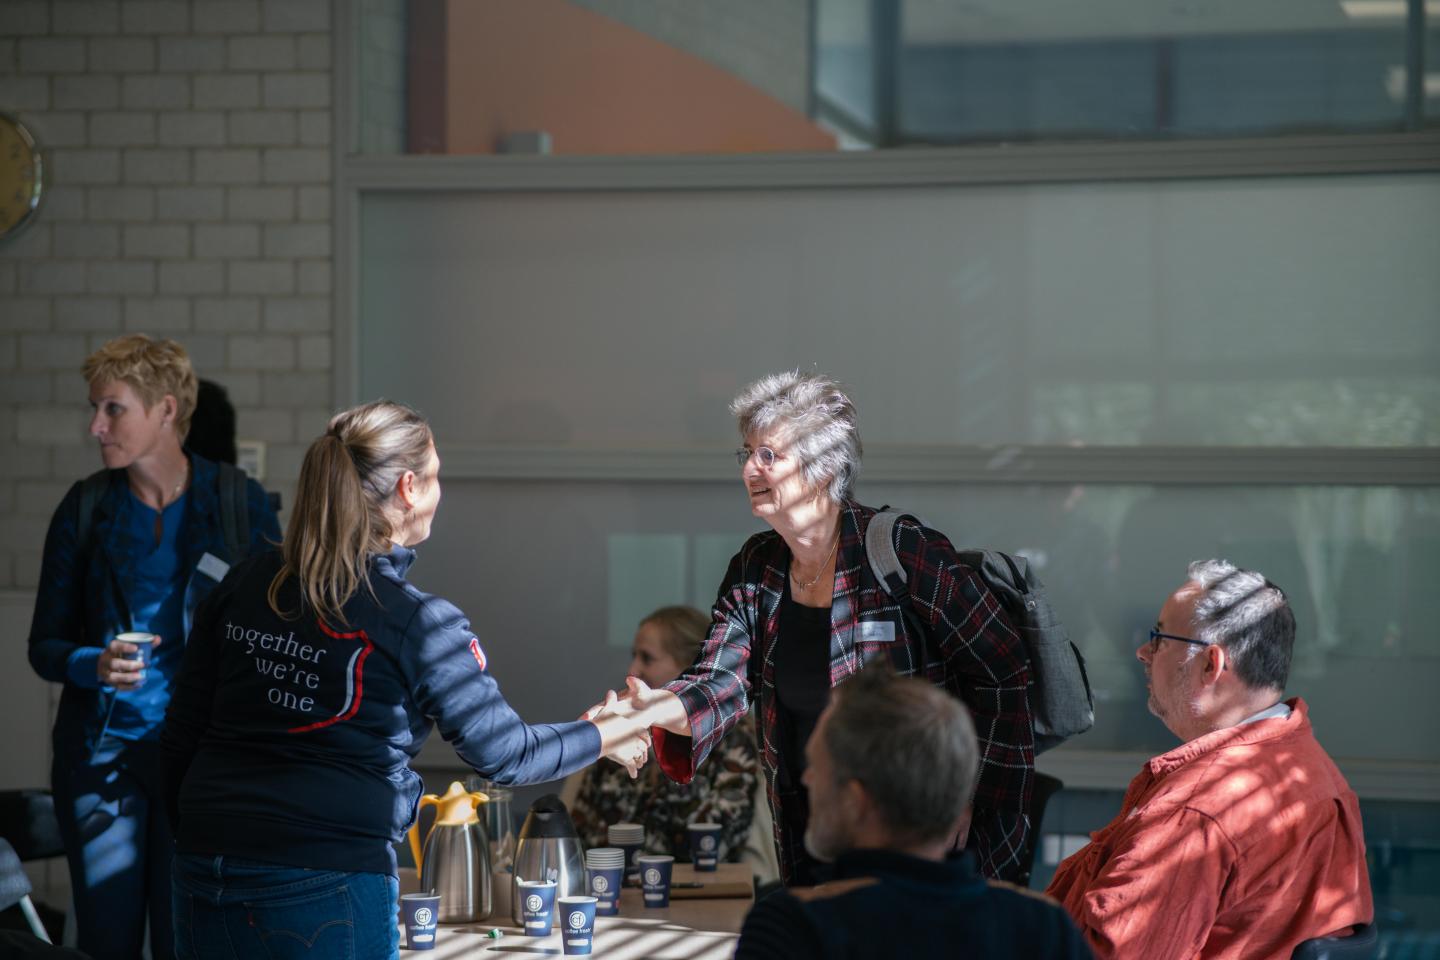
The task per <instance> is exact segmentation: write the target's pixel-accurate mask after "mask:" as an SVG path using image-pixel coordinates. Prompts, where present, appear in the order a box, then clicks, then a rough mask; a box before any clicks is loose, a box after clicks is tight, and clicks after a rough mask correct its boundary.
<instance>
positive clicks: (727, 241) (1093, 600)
mask: <svg viewBox="0 0 1440 960" xmlns="http://www.w3.org/2000/svg"><path fill="white" fill-rule="evenodd" d="M360 216H361V229H360V235H359V240H360V259H359V262H358V271H357V278H358V284H359V289H358V291H357V294H358V296H357V297H356V300H355V302H356V303H357V304H358V310H359V323H358V325H357V330H356V335H357V340H358V344H357V345H358V359H359V369H358V376H357V380H358V384H359V390H360V393H361V395H362V396H364V397H367V398H369V397H375V396H388V397H392V398H396V399H401V400H405V401H408V402H410V403H413V404H415V405H417V406H419V407H420V408H422V409H423V410H425V411H426V412H427V413H428V414H429V415H430V416H431V418H432V421H433V423H434V425H435V428H436V433H437V436H438V438H439V443H440V454H441V457H442V459H446V458H447V455H449V456H448V463H449V464H450V466H449V467H448V468H447V470H446V471H445V472H444V474H443V475H444V476H445V499H444V501H443V504H442V506H441V514H440V519H439V521H438V523H437V525H436V532H435V537H434V541H433V543H431V544H428V545H427V546H426V547H425V548H424V549H422V551H421V552H422V557H421V561H420V563H419V564H418V565H417V567H416V568H415V578H416V581H417V582H418V583H419V584H420V585H421V586H423V587H425V588H427V589H431V590H434V591H436V592H438V593H441V594H442V595H445V596H448V597H451V598H453V599H455V600H456V601H457V602H459V603H460V604H461V606H462V607H463V608H464V609H465V610H466V611H467V612H468V613H469V614H470V615H471V616H472V617H473V618H474V620H475V626H476V629H477V632H478V635H479V636H480V638H481V641H482V643H483V644H484V645H485V646H486V648H487V651H488V652H489V654H490V661H491V663H492V664H493V666H494V669H495V672H496V675H497V676H498V677H499V678H500V681H501V684H502V686H503V687H504V688H505V690H506V692H507V694H508V695H509V696H510V697H511V699H512V701H513V702H514V703H515V704H516V705H517V706H518V707H519V708H520V709H521V712H522V713H523V714H524V715H525V716H526V717H527V718H529V719H535V720H542V719H543V720H552V719H563V718H567V717H573V716H575V715H576V714H577V713H578V712H579V711H580V710H581V709H583V708H584V707H586V706H588V705H590V704H591V703H593V702H594V701H595V699H596V698H597V697H598V696H599V695H600V694H601V693H602V692H603V689H604V687H605V686H607V685H610V684H614V683H618V682H619V681H620V679H621V676H622V674H623V671H624V669H625V666H626V663H627V662H628V644H629V639H630V632H631V630H632V629H633V626H634V623H635V621H636V620H637V619H638V618H639V617H640V616H641V615H642V614H643V613H645V612H646V611H648V610H649V609H651V608H653V607H656V606H659V605H662V604H667V603H675V602H691V603H697V604H700V605H702V606H708V604H709V603H710V601H711V599H712V598H713V596H714V591H715V588H716V586H717V584H718V579H719V577H720V574H721V572H723V569H724V564H725V561H726V560H727V559H728V557H729V556H730V554H731V553H733V552H734V550H735V549H736V548H738V546H739V544H740V543H741V542H742V541H743V539H744V537H745V536H746V535H748V534H749V533H750V532H752V531H754V530H755V529H757V527H756V521H755V520H754V519H753V518H751V517H750V516H749V513H748V511H747V510H746V507H745V504H744V502H743V499H742V496H741V493H740V490H739V489H738V484H736V485H732V484H729V483H720V482H715V481H713V480H711V479H708V478H713V477H723V476H727V475H728V474H729V471H730V469H731V467H730V466H729V463H730V461H728V460H726V457H727V455H728V452H729V450H730V449H731V448H733V447H734V446H735V444H736V438H735V436H734V428H733V425H732V423H731V421H730V418H729V416H728V414H727V413H726V405H727V403H728V401H729V399H730V397H731V396H732V395H733V394H734V392H735V390H736V389H737V388H738V386H740V385H741V384H743V383H744V382H746V381H748V380H750V379H752V378H754V377H755V376H757V375H759V374H761V373H765V372H771V371H774V370H778V369H783V368H786V367H796V366H798V367H803V368H806V369H809V368H811V367H812V366H813V367H818V368H819V369H821V370H825V371H828V372H831V373H834V374H835V375H837V376H839V377H840V378H841V379H843V380H844V381H846V382H847V383H848V384H849V385H850V386H851V387H852V390H853V393H854V396H855V399H856V401H857V403H858V405H859V408H860V415H861V431H862V434H863V436H864V438H865V440H866V442H867V443H869V444H870V445H871V447H872V449H873V450H875V451H877V454H876V456H875V458H874V466H875V467H876V469H875V472H874V474H873V477H874V478H875V479H871V480H865V481H862V488H861V494H862V496H863V497H864V498H865V499H867V500H868V501H870V502H875V503H878V502H885V501H888V502H890V503H894V504H897V505H901V506H903V507H905V508H907V509H910V510H912V511H914V512H917V513H919V514H920V515H922V516H924V517H926V518H927V519H929V520H931V521H932V522H933V523H935V525H937V526H938V527H940V528H941V529H943V530H945V531H946V532H948V533H950V534H951V535H952V536H954V537H955V538H956V540H957V541H961V542H964V543H968V544H972V545H973V544H984V545H991V546H999V547H1002V548H1008V549H1011V550H1018V551H1024V552H1025V553H1026V554H1027V555H1029V556H1031V557H1032V558H1033V559H1034V560H1035V562H1036V564H1037V566H1038V567H1039V568H1040V570H1041V572H1042V576H1043V577H1044V579H1045V580H1046V581H1047V582H1048V583H1049V584H1050V585H1051V588H1052V590H1053V592H1054V594H1055V598H1056V602H1057V604H1058V606H1059V608H1060V610H1061V612H1062V614H1063V615H1064V617H1065V620H1066V622H1067V623H1068V624H1069V625H1070V626H1071V628H1072V632H1073V633H1074V635H1075V637H1076V639H1077V641H1078V642H1080V644H1081V645H1082V647H1083V648H1084V650H1085V652H1086V654H1087V656H1088V657H1089V658H1090V663H1091V670H1092V676H1093V678H1094V680H1095V686H1096V693H1097V698H1098V700H1099V720H1098V722H1097V726H1096V729H1095V730H1094V731H1093V732H1092V733H1090V734H1089V735H1087V737H1086V738H1084V740H1083V744H1084V746H1086V747H1089V748H1094V749H1105V750H1157V749H1161V748H1164V747H1166V746H1168V745H1169V744H1170V743H1171V742H1172V741H1171V739H1170V737H1169V735H1168V734H1167V733H1166V732H1165V731H1164V729H1163V728H1162V727H1161V726H1160V725H1159V724H1158V722H1156V721H1154V720H1153V719H1151V718H1149V717H1148V715H1147V714H1146V712H1145V708H1144V699H1145V698H1144V694H1143V683H1142V682H1141V675H1140V671H1139V667H1138V665H1137V664H1136V663H1135V661H1134V658H1133V650H1134V646H1135V644H1136V642H1137V638H1138V637H1139V636H1140V633H1141V631H1143V630H1144V629H1145V628H1146V627H1147V626H1148V625H1149V624H1150V623H1151V622H1153V620H1154V617H1155V613H1156V611H1157V610H1158V608H1159V605H1160V603H1161V602H1162V600H1163V599H1164V597H1165V595H1166V594H1167V593H1168V592H1169V591H1170V590H1171V589H1173V588H1174V587H1175V586H1176V585H1178V582H1179V581H1180V579H1181V578H1182V577H1183V572H1184V567H1185V564H1186V562H1187V561H1189V560H1192V559H1196V558H1201V557H1206V556H1211V555H1217V554H1218V555H1224V556H1228V557H1229V558H1230V559H1232V560H1234V561H1236V562H1238V563H1240V564H1242V565H1246V566H1252V567H1255V568H1258V569H1260V570H1262V571H1263V572H1265V573H1266V574H1268V575H1270V576H1271V577H1272V578H1273V579H1274V580H1275V581H1276V582H1278V583H1280V584H1281V585H1282V586H1284V587H1285V588H1286V589H1287V590H1288V591H1289V592H1290V593H1291V594H1292V596H1293V597H1294V599H1295V603H1296V606H1297V614H1298V618H1299V621H1300V630H1301V640H1300V644H1299V648H1298V651H1297V655H1296V664H1295V670H1294V675H1293V682H1292V685H1291V686H1292V690H1294V691H1295V692H1298V693H1300V694H1302V695H1304V696H1306V697H1307V698H1308V699H1310V700H1311V702H1312V703H1314V704H1315V706H1316V723H1317V727H1318V728H1319V729H1320V732H1321V735H1322V739H1324V741H1325V742H1326V744H1327V746H1328V747H1330V749H1331V750H1332V751H1333V752H1334V753H1335V754H1337V755H1339V756H1345V757H1366V758H1371V759H1378V760H1402V761H1418V762H1422V763H1432V764H1433V763H1437V762H1440V743H1437V741H1436V740H1435V738H1434V737H1433V736H1432V735H1431V731H1433V730H1436V729H1440V701H1437V699H1436V698H1435V697H1434V696H1432V695H1431V691H1432V690H1433V689H1434V688H1435V686H1436V685H1437V683H1440V640H1437V639H1435V634H1434V631H1433V624H1435V623H1436V622H1440V616H1437V615H1440V592H1437V591H1435V590H1434V589H1433V587H1432V586H1431V585H1433V584H1434V583H1436V582H1440V533H1437V529H1440V491H1437V489H1436V488H1435V487H1434V486H1398V487H1391V486H1372V487H1346V486H1296V485H1292V486H1286V485H1283V484H1281V485H1266V486H1261V485H1253V486H1246V485H1245V483H1246V482H1251V481H1253V482H1255V483H1256V484H1258V483H1259V481H1260V479H1261V478H1259V477H1251V478H1249V480H1247V479H1246V478H1245V477H1235V476H1229V475H1226V474H1224V473H1222V472H1220V471H1221V469H1222V467H1220V466H1212V468H1211V470H1210V472H1209V473H1208V474H1207V475H1206V476H1205V477H1204V478H1203V481H1204V482H1197V483H1195V484H1193V485H1188V484H1187V485H1179V486H1157V487H1149V486H1140V485H1135V483H1134V481H1133V479H1132V478H1130V477H1128V476H1127V475H1126V474H1125V473H1124V472H1123V471H1118V472H1115V473H1114V474H1113V475H1110V476H1108V477H1107V478H1106V479H1107V480H1109V481H1111V482H1108V483H1101V484H1090V485H1088V486H1082V485H1077V484H1071V483H1064V482H1053V483H1051V484H1049V485H1033V486H1031V485H1020V484H1011V485H1001V484H995V483H989V484H981V485H975V486H967V487H962V486H960V485H957V484H955V483H951V482H948V481H947V480H946V478H945V477H944V476H936V475H934V474H933V473H932V474H931V475H929V476H926V477H920V476H911V475H908V474H907V473H906V472H905V471H904V470H900V471H896V470H894V469H885V470H882V469H880V465H881V461H882V459H883V457H882V455H881V454H880V453H879V451H881V450H883V449H884V448H887V447H896V446H903V445H907V444H908V445H916V446H918V445H933V447H934V448H936V449H938V450H940V451H946V450H956V449H961V448H966V447H969V446H970V445H978V444H1039V445H1052V446H1053V447H1061V446H1069V445H1118V446H1122V447H1123V446H1128V447H1132V448H1133V449H1134V462H1135V463H1136V464H1141V463H1144V462H1146V461H1145V458H1146V457H1147V453H1148V451H1147V448H1149V447H1154V446H1164V447H1168V448H1174V447H1186V446H1190V447H1208V446H1210V445H1219V446H1244V447H1255V448H1266V447H1272V448H1273V447H1292V446H1294V447H1305V448H1308V452H1307V453H1305V454H1304V456H1305V457H1308V458H1309V459H1308V460H1307V461H1306V462H1312V463H1313V462H1317V458H1318V459H1323V457H1324V454H1323V451H1321V452H1319V453H1317V452H1316V451H1315V448H1322V447H1326V446H1336V447H1366V446H1385V447H1392V448H1397V449H1400V450H1402V451H1403V450H1404V449H1405V448H1416V447H1434V446H1436V445H1440V323H1437V318H1440V270H1437V269H1436V263H1435V251H1436V250H1437V249H1440V177H1437V176H1422V175H1389V176H1351V177H1323V178H1322V177H1314V178H1297V179H1293V180H1287V179H1278V178H1272V179H1263V180H1225V181H1219V180H1216V181H1190V182H1186V181H1166V182H1134V183H1115V184H1089V185H1085V184H1069V185H1036V186H1003V187H965V188H960V187H954V188H930V187H923V188H913V189H869V190H858V189H851V190H810V191H795V190H791V191H749V190H744V191H742V190H737V191H729V192H719V191H715V192H705V191H691V192H687V191H670V192H664V193H658V192H656V193H641V192H635V193H627V192H617V193H563V194H547V195H539V194H513V193H503V192H491V193H486V192H471V193H432V192H414V193H409V192H393V193H362V194H361V195H360ZM696 451H703V452H704V453H703V457H709V456H711V455H712V454H713V456H714V458H715V462H716V464H717V465H718V466H717V468H716V470H715V471H714V472H707V470H698V471H696V470H689V471H688V472H687V470H677V471H675V472H673V473H667V472H666V466H667V464H670V463H671V462H672V460H673V461H674V462H676V463H682V462H684V463H693V462H695V461H694V460H693V459H692V460H687V459H686V458H687V457H691V458H693V457H697V456H702V454H697V453H696ZM477 454H478V455H477ZM547 457H549V458H550V459H548V460H547V459H546V458H547ZM512 460H513V461H514V462H517V463H520V464H522V465H523V466H524V468H525V472H524V475H525V476H528V477H531V478H535V477H538V478H541V479H529V480H513V481H512V480H503V479H496V478H497V477H498V476H499V475H500V474H501V473H503V470H502V469H497V465H498V466H499V467H500V468H503V466H504V465H505V464H507V463H509V462H511V461H512ZM910 462H912V463H914V462H918V461H913V460H912V461H910ZM477 463H483V464H485V465H486V466H485V467H484V468H483V469H482V468H476V467H475V464H477ZM546 463H549V464H552V465H553V464H557V463H559V464H564V465H565V466H563V467H554V466H551V467H548V468H547V467H545V466H544V464H546ZM591 463H597V464H603V465H604V467H605V469H603V470H597V471H594V473H595V475H596V476H600V477H605V479H594V480H583V479H580V476H581V475H583V468H584V467H586V466H587V465H588V464H591ZM537 464H539V465H540V466H539V468H537V466H536V465H537ZM577 465H578V468H579V469H577ZM707 469H708V468H707ZM1432 475H1433V474H1426V475H1424V476H1422V477H1421V482H1422V483H1429V484H1433V482H1434V481H1433V480H1431V479H1429V477H1430V476H1432ZM677 476H683V477H684V479H683V480H677V479H674V477H677ZM922 479H923V480H927V481H929V482H925V483H921V482H918V481H920V480H922ZM1048 479H1050V480H1052V481H1055V480H1057V477H1055V476H1051V477H1049V478H1048ZM1066 479H1067V477H1065V476H1060V477H1058V480H1060V481H1064V480H1066ZM1182 479H1183V478H1182ZM1268 479H1270V480H1273V479H1274V478H1273V477H1271V478H1268ZM1292 479H1306V476H1305V475H1301V476H1299V477H1294V471H1292ZM1377 480H1378V482H1380V483H1390V482H1392V478H1390V477H1389V476H1381V477H1378V478H1377ZM1393 482H1397V483H1415V482H1416V478H1415V476H1414V475H1412V476H1410V477H1408V478H1403V479H1395V480H1394V481H1393ZM1207 483H1220V484H1221V485H1214V486H1209V485H1207ZM1234 483H1238V484H1239V485H1229V484H1234ZM863 484H869V486H865V485H863ZM1397 707H1398V709H1399V713H1398V714H1397V713H1396V709H1397ZM1382 724H1383V726H1382ZM1131 772H1133V771H1131Z"/></svg>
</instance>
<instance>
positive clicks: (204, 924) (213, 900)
mask: <svg viewBox="0 0 1440 960" xmlns="http://www.w3.org/2000/svg"><path fill="white" fill-rule="evenodd" d="M173 872H174V878H175V902H174V914H175V956H176V957H177V958H179V960H248V958H251V957H254V958H257V960H289V958H300V957H305V958H308V960H396V958H398V957H399V956H400V928H399V906H398V902H397V901H398V899H399V896H400V885H399V881H397V880H396V879H395V878H394V877H390V876H386V875H385V874H383V873H346V872H342V871H339V870H306V869H304V868H302V867H287V866H282V865H280V864H276V863H261V862H260V861H257V860H240V859H237V858H235V857H204V856H196V855H192V854H178V855H177V856H176V857H175V868H174V871H173Z"/></svg>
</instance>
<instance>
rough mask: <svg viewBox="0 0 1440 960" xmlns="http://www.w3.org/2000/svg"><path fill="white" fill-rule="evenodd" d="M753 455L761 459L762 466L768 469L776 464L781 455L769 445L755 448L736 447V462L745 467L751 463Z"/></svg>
mask: <svg viewBox="0 0 1440 960" xmlns="http://www.w3.org/2000/svg"><path fill="white" fill-rule="evenodd" d="M751 457H754V458H755V459H757V460H759V461H760V466H762V467H765V468H767V469H768V468H770V467H773V466H775V461H776V460H778V459H780V455H779V454H778V453H776V452H775V451H774V450H771V449H770V448H769V447H756V448H755V449H754V450H751V449H750V448H749V447H736V448H735V462H736V463H738V464H739V465H740V466H742V467H743V466H745V464H747V463H749V462H750V458H751Z"/></svg>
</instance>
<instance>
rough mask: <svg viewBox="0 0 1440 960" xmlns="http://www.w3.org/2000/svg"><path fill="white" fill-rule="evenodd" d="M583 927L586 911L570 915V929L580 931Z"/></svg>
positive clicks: (578, 911)
mask: <svg viewBox="0 0 1440 960" xmlns="http://www.w3.org/2000/svg"><path fill="white" fill-rule="evenodd" d="M583 926H585V911H584V910H576V911H575V912H574V913H572V914H570V929H571V930H579V929H580V928H581V927H583Z"/></svg>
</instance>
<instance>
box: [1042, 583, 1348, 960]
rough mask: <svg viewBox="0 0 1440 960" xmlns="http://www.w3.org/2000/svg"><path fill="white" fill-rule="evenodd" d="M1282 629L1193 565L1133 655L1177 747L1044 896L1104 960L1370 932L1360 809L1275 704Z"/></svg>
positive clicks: (1273, 948) (1285, 949)
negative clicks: (1363, 928) (1362, 927)
mask: <svg viewBox="0 0 1440 960" xmlns="http://www.w3.org/2000/svg"><path fill="white" fill-rule="evenodd" d="M1294 644H1295V617H1294V615H1293V614H1292V613H1291V611H1290V602H1289V601H1288V600H1287V599H1286V597H1285V594H1284V592H1283V591H1281V590H1280V588H1279V587H1277V586H1275V585H1274V584H1273V583H1271V582H1270V581H1269V580H1267V579H1265V577H1263V576H1261V575H1260V574H1258V573H1254V572H1251V571H1249V570H1241V569H1238V568H1237V567H1235V565H1234V564H1231V563H1228V562H1226V561H1224V560H1207V561H1203V562H1199V563H1192V564H1191V565H1190V568H1189V571H1188V578H1187V580H1186V582H1185V584H1184V585H1183V586H1181V587H1180V589H1179V590H1177V591H1175V593H1173V594H1171V596H1170V598H1169V599H1168V600H1166V601H1165V605H1164V606H1163V607H1161V608H1160V618H1159V619H1158V620H1157V621H1156V622H1155V627H1154V629H1152V630H1151V631H1150V638H1149V640H1147V641H1146V642H1145V643H1143V644H1141V646H1140V648H1139V649H1138V650H1136V651H1135V655H1136V657H1137V658H1138V659H1139V660H1140V662H1141V663H1142V664H1144V667H1145V679H1146V680H1147V681H1148V685H1149V690H1150V700H1149V707H1150V712H1151V713H1153V714H1155V716H1156V717H1158V718H1159V719H1160V721H1161V722H1162V723H1164V724H1165V726H1166V727H1168V728H1169V729H1170V732H1171V733H1173V734H1175V736H1177V737H1179V738H1180V739H1181V740H1182V741H1184V742H1183V743H1182V744H1181V745H1180V746H1179V747H1177V748H1175V749H1174V750H1171V751H1170V752H1169V753H1164V754H1161V755H1160V756H1158V757H1155V758H1154V759H1153V760H1151V761H1150V762H1148V763H1147V764H1145V767H1144V768H1143V769H1142V770H1141V771H1140V774H1139V775H1138V776H1137V777H1136V778H1135V779H1134V780H1133V781H1131V783H1130V789H1129V790H1127V791H1126V793H1125V800H1124V802H1123V804H1122V805H1121V808H1120V813H1119V815H1117V816H1116V817H1115V819H1114V820H1112V821H1111V822H1110V823H1109V824H1108V825H1107V826H1105V827H1104V828H1103V829H1101V830H1100V831H1098V832H1097V833H1093V834H1091V835H1090V836H1091V840H1092V842H1091V843H1090V844H1089V846H1086V847H1084V848H1082V849H1081V850H1080V851H1079V852H1078V853H1076V854H1075V855H1074V856H1072V857H1070V858H1069V859H1067V860H1066V861H1065V862H1064V863H1062V864H1061V865H1060V868H1059V870H1057V871H1056V873H1055V879H1054V880H1053V881H1052V882H1051V883H1050V888H1049V890H1048V891H1047V892H1049V893H1051V894H1052V895H1054V896H1055V897H1056V898H1058V899H1059V900H1060V902H1061V903H1062V904H1064V906H1065V909H1066V910H1068V911H1069V912H1070V914H1071V916H1073V917H1074V918H1075V921H1076V922H1077V923H1078V924H1079V925H1080V928H1081V930H1083V931H1084V933H1085V937H1086V939H1087V940H1088V941H1089V943H1090V946H1091V947H1092V948H1093V949H1094V951H1095V955H1096V956H1097V957H1102V958H1111V957H1114V958H1120V960H1127V958H1130V957H1144V958H1145V960H1167V958H1177V960H1178V958H1182V957H1183V958H1186V960H1190V958H1198V960H1207V958H1221V957H1244V958H1246V960H1288V958H1289V957H1290V955H1291V954H1292V952H1293V951H1294V949H1295V947H1296V945H1297V944H1299V943H1301V942H1303V941H1305V940H1310V939H1314V938H1316V937H1324V936H1332V935H1345V934H1348V933H1349V932H1350V931H1351V930H1352V928H1353V927H1354V926H1355V925H1357V924H1367V923H1370V922H1371V920H1372V918H1373V916H1374V906H1373V903H1372V901H1371V896H1370V877H1369V874H1368V873H1367V872H1366V867H1365V838H1364V830H1363V828H1362V826H1361V823H1360V804H1359V801H1358V800H1357V799H1356V797H1355V792H1354V791H1353V790H1351V789H1350V785H1349V784H1347V783H1346V782H1345V778H1344V777H1343V776H1341V774H1340V771H1339V770H1338V769H1336V767H1335V764H1334V762H1332V761H1331V759H1330V757H1329V756H1328V755H1327V754H1326V753H1325V751H1324V749H1322V748H1321V746H1320V744H1319V742H1317V741H1316V739H1315V733H1314V731H1313V730H1312V729H1311V727H1310V718H1309V710H1308V708H1307V707H1306V705H1305V701H1303V700H1301V699H1300V698H1299V697H1295V698H1293V699H1290V700H1286V699H1285V682H1286V680H1287V679H1288V677H1289V673H1290V653H1291V650H1292V648H1293V647H1294Z"/></svg>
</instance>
